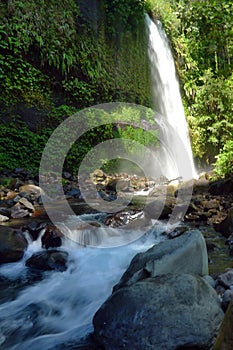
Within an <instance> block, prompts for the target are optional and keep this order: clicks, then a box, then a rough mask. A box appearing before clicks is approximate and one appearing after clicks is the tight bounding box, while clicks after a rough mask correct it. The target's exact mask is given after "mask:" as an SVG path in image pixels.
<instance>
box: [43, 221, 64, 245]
mask: <svg viewBox="0 0 233 350" xmlns="http://www.w3.org/2000/svg"><path fill="white" fill-rule="evenodd" d="M62 236H63V234H62V232H61V231H60V230H59V228H57V227H56V226H53V225H48V226H47V227H46V229H45V232H44V234H43V236H42V238H41V243H42V248H45V249H48V248H55V247H60V246H61V245H62V239H61V237H62Z"/></svg>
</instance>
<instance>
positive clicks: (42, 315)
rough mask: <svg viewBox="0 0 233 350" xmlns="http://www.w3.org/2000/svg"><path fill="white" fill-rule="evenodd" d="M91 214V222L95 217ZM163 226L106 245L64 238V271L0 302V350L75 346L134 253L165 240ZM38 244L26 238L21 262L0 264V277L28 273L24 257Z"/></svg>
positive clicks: (59, 349) (50, 274)
mask: <svg viewBox="0 0 233 350" xmlns="http://www.w3.org/2000/svg"><path fill="white" fill-rule="evenodd" d="M87 217H89V218H90V215H89V216H87ZM82 218H84V219H85V215H84V217H82ZM91 218H92V220H94V219H95V215H92V216H91ZM70 219H71V220H75V217H73V218H70ZM115 230H116V231H117V229H115ZM163 230H164V227H163V226H162V225H159V224H157V226H155V227H153V229H152V230H150V231H149V232H147V234H146V235H145V236H143V237H141V238H140V239H139V240H137V241H135V242H132V243H130V244H127V245H125V246H121V247H116V248H108V249H105V248H91V247H87V248H82V247H78V246H77V244H76V243H74V242H72V241H69V240H66V241H65V242H64V245H63V246H62V248H61V250H63V251H64V250H65V251H67V252H68V253H69V262H68V269H67V270H66V271H64V272H52V271H48V272H47V273H45V275H44V276H43V279H42V280H39V281H36V282H34V283H32V284H31V285H30V283H29V285H28V286H27V287H25V288H23V290H21V291H17V285H16V286H15V288H16V290H15V292H16V295H15V297H14V298H13V300H11V297H10V296H9V299H10V300H8V301H5V302H4V303H2V304H1V303H0V349H4V350H28V349H30V350H41V349H43V350H55V349H57V350H65V349H70V345H69V346H67V347H66V346H65V345H64V344H68V343H69V344H72V343H76V344H77V342H78V339H80V338H81V337H83V336H85V335H87V334H88V333H90V332H92V330H93V329H92V318H93V316H94V314H95V312H96V311H97V310H98V308H99V307H100V306H101V305H102V303H103V302H104V301H105V300H106V299H107V297H109V295H110V294H111V292H112V288H113V286H114V285H115V284H116V283H118V282H119V280H120V277H121V276H122V274H123V273H124V271H125V270H126V268H127V266H128V264H129V263H130V260H131V259H132V258H133V256H134V255H135V254H137V253H138V252H141V251H145V250H147V249H148V248H150V247H151V246H152V245H154V244H156V243H159V241H161V240H162V239H165V238H164V236H162V237H161V236H160V234H161V232H163ZM40 247H41V242H40V239H38V240H37V241H36V242H31V243H30V245H29V247H28V250H27V252H26V254H25V256H24V259H23V260H21V261H20V262H18V263H11V264H5V265H2V266H1V267H0V281H1V278H2V277H3V276H6V277H7V278H9V279H10V280H12V285H13V284H15V283H16V282H15V281H17V279H19V278H21V277H22V276H24V275H25V274H26V273H27V267H26V266H25V260H26V259H27V258H29V257H30V256H31V255H32V253H33V252H36V251H38V250H41V248H40ZM7 298H8V297H7ZM71 348H72V349H73V348H76V347H71Z"/></svg>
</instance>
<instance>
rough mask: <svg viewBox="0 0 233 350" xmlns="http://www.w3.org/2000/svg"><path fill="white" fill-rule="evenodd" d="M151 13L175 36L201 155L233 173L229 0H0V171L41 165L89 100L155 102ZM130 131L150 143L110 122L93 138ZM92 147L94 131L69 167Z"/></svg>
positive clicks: (231, 11) (192, 130)
mask: <svg viewBox="0 0 233 350" xmlns="http://www.w3.org/2000/svg"><path fill="white" fill-rule="evenodd" d="M85 4H86V5H85ZM88 4H89V5H90V4H92V7H91V11H90V10H88ZM145 11H147V12H149V13H150V14H151V16H153V17H154V18H159V19H160V20H161V21H162V23H163V25H164V28H165V30H166V32H167V34H168V36H169V39H170V41H171V46H172V49H173V52H174V57H175V61H176V66H177V72H178V74H179V77H180V81H181V87H182V93H183V101H184V105H185V109H186V115H187V117H188V121H189V126H190V134H191V138H192V146H193V151H194V155H195V157H196V159H197V160H199V162H200V163H201V165H205V164H208V163H209V164H212V163H214V162H216V163H215V169H216V174H217V175H218V176H225V175H230V174H232V168H233V141H232V140H233V116H232V106H233V94H232V88H233V73H232V58H233V32H232V30H233V29H232V14H233V4H232V2H231V1H229V0H209V1H204V0H198V1H195V0H101V1H88V2H85V1H81V0H79V1H75V0H63V1H55V0H51V1H37V0H36V1H32V2H31V1H29V0H25V1H22V0H11V1H0V90H1V94H0V107H1V112H0V117H1V124H0V134H1V138H0V168H4V167H7V168H14V167H16V166H21V167H26V168H31V169H32V170H35V169H37V168H38V165H39V161H40V156H41V152H42V150H43V147H44V145H45V143H46V140H47V139H48V137H49V135H50V134H51V133H52V131H53V129H54V128H55V127H56V126H58V125H59V123H60V122H61V121H62V120H64V119H65V118H66V117H67V116H69V115H71V114H73V113H75V112H77V111H78V110H81V109H83V108H84V107H89V106H92V105H95V104H99V103H104V102H114V101H123V102H131V103H137V104H140V105H143V106H147V107H150V106H151V101H150V95H151V94H150V77H149V70H148V60H147V42H146V33H145V28H144V13H145ZM124 133H125V135H126V134H127V136H129V135H130V137H131V138H132V139H138V138H139V137H140V138H142V142H143V143H145V142H147V141H145V140H144V138H145V137H144V136H145V135H144V134H143V132H142V130H141V129H140V128H137V129H136V131H135V132H132V130H131V132H129V129H127V130H126V128H123V129H121V130H120V129H118V131H117V136H116V135H113V128H111V127H108V126H106V127H105V128H102V130H98V132H97V131H96V134H95V136H96V137H95V142H101V141H103V140H105V139H107V138H108V137H119V135H122V134H124ZM13 140H14V141H13ZM92 145H93V134H92V135H91V133H90V135H86V137H85V139H84V138H83V139H82V140H80V142H79V146H77V145H76V148H75V146H74V149H73V150H72V151H71V154H70V156H69V157H70V158H69V157H68V158H67V160H66V166H67V167H68V168H69V169H70V170H72V169H76V168H77V164H78V162H79V161H80V160H81V159H82V158H83V156H84V154H85V152H87V151H88V150H89V149H90V148H91V147H92ZM216 157H217V159H216ZM29 159H30V161H29Z"/></svg>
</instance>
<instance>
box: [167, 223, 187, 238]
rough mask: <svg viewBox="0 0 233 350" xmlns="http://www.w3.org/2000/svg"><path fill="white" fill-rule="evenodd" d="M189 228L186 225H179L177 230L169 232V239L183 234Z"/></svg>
mask: <svg viewBox="0 0 233 350" xmlns="http://www.w3.org/2000/svg"><path fill="white" fill-rule="evenodd" d="M187 230H188V228H187V227H184V226H181V227H177V228H176V229H175V230H173V231H171V232H168V234H167V238H169V239H174V238H177V237H179V236H181V235H183V233H185V232H186V231H187Z"/></svg>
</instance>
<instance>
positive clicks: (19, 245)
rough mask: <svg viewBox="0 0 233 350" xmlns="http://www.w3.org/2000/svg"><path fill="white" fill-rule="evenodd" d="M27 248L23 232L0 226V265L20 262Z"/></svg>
mask: <svg viewBox="0 0 233 350" xmlns="http://www.w3.org/2000/svg"><path fill="white" fill-rule="evenodd" d="M27 246H28V243H27V240H26V239H25V237H24V236H23V234H22V232H18V231H15V230H13V229H11V228H9V227H5V226H0V264H4V263H9V262H15V261H18V260H20V259H21V258H22V257H23V255H24V251H25V249H26V248H27Z"/></svg>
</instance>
